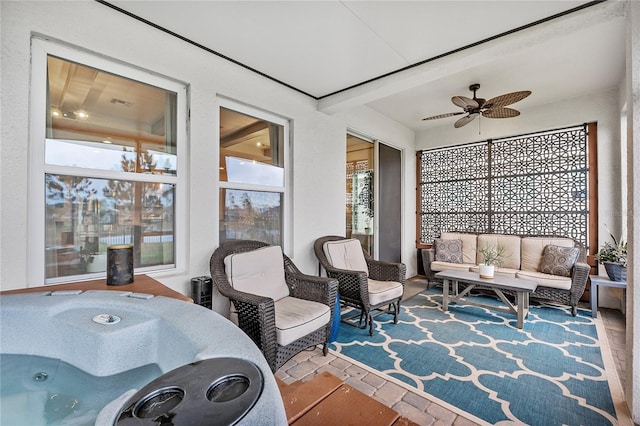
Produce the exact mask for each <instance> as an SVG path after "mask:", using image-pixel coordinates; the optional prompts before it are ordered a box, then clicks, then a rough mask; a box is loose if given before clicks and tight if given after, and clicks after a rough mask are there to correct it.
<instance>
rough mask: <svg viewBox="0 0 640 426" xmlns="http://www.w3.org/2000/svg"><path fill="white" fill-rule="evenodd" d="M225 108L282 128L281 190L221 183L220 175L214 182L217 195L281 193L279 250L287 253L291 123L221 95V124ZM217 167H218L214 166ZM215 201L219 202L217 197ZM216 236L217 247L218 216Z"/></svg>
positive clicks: (289, 245)
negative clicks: (227, 191)
mask: <svg viewBox="0 0 640 426" xmlns="http://www.w3.org/2000/svg"><path fill="white" fill-rule="evenodd" d="M221 108H226V109H229V110H233V111H235V112H239V113H241V114H245V115H249V116H251V117H255V118H258V119H260V120H265V121H269V122H271V123H274V124H278V125H281V126H283V132H282V133H283V141H282V145H283V150H284V154H283V155H284V185H283V186H282V187H279V186H271V185H258V184H249V183H235V182H228V181H222V180H220V174H219V173H216V182H217V183H218V187H217V188H216V195H217V194H219V193H220V190H221V189H233V190H245V191H260V192H271V193H280V194H282V200H283V201H282V202H283V206H282V250H283V252H285V253H289V252H290V251H291V250H292V248H293V246H292V238H293V231H292V226H291V224H292V213H291V212H292V202H291V176H292V173H291V145H290V144H291V140H292V138H291V128H292V125H291V120H289V119H287V118H285V117H283V116H280V115H277V114H274V113H272V112H268V111H265V110H263V109H259V108H256V107H252V106H249V105H247V104H244V103H242V102H238V101H236V100H233V99H229V98H225V97H223V96H219V97H218V109H217V113H218V123H219V121H220V109H221ZM219 127H220V126H218V128H217V129H216V131H217V138H216V158H215V164H216V165H218V164H220V156H221V150H220V131H219ZM216 167H217V166H216ZM217 199H219V198H218V197H217ZM221 207H222V206H218V210H217V211H220V210H221ZM215 228H216V229H215V235H216V238H217V239H218V244H220V217H218V218H217V220H216V223H215Z"/></svg>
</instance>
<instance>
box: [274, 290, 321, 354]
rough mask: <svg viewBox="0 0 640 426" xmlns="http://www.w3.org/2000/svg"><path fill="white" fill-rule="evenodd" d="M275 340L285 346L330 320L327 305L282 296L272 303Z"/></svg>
mask: <svg viewBox="0 0 640 426" xmlns="http://www.w3.org/2000/svg"><path fill="white" fill-rule="evenodd" d="M274 310H275V314H276V340H277V341H278V344H279V345H280V346H286V345H288V344H289V343H291V342H294V341H296V340H298V339H299V338H301V337H303V336H306V335H307V334H309V333H312V332H314V331H315V330H317V329H319V328H320V327H323V326H325V325H327V324H328V323H329V321H330V320H331V310H330V309H329V306H327V305H325V304H323V303H318V302H313V301H311V300H304V299H298V298H296V297H291V296H288V297H284V298H282V299H280V300H278V301H277V302H275V304H274Z"/></svg>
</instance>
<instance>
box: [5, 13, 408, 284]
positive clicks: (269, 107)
mask: <svg viewBox="0 0 640 426" xmlns="http://www.w3.org/2000/svg"><path fill="white" fill-rule="evenodd" d="M0 5H1V6H0V7H1V16H2V41H1V42H2V70H1V72H2V81H1V85H2V101H1V102H2V104H1V106H2V111H1V119H2V146H1V149H2V160H1V162H2V163H1V166H2V167H1V179H2V180H1V185H2V187H1V188H2V192H1V199H0V202H1V203H2V205H3V206H7V205H9V206H11V209H6V208H3V209H2V213H1V214H2V216H1V221H0V225H1V226H0V232H2V242H1V244H2V246H1V250H2V258H1V264H0V267H1V269H0V288H1V289H2V290H8V289H14V288H21V287H25V286H27V278H26V277H27V270H28V268H34V267H40V266H39V265H34V264H32V263H30V261H29V259H28V256H27V248H28V246H27V241H28V223H27V211H28V209H29V198H28V191H27V182H28V169H29V161H28V160H29V151H28V146H29V144H30V141H29V89H30V83H29V71H30V65H29V61H30V39H31V35H32V33H36V34H41V35H44V36H46V37H47V38H51V39H55V40H58V41H61V42H63V43H67V44H70V45H73V46H77V47H79V48H81V49H84V50H87V51H90V52H95V53H96V54H99V55H104V56H107V57H110V58H113V59H115V60H117V61H121V62H124V63H126V64H130V65H132V66H136V67H140V68H142V69H145V70H149V71H152V72H155V73H158V74H160V75H163V76H166V77H169V78H172V79H174V80H178V81H181V82H184V83H186V84H187V85H188V86H189V102H188V105H189V108H190V114H191V119H190V126H189V164H188V168H189V185H188V188H189V200H190V201H189V205H188V213H187V220H188V223H189V228H188V235H189V241H188V244H187V247H188V261H187V264H186V267H185V268H184V270H181V271H177V272H174V273H164V274H159V275H157V276H156V278H158V279H159V280H160V281H162V282H163V283H165V284H166V285H168V286H170V287H172V288H174V289H176V290H178V291H180V292H183V293H185V294H189V292H190V286H189V279H190V277H193V276H199V275H204V274H208V273H209V270H208V262H209V257H210V255H211V253H212V251H213V250H214V248H215V247H216V245H217V238H218V237H217V232H216V231H217V219H218V218H217V212H218V197H217V192H218V187H217V174H218V168H217V166H216V161H215V159H216V155H217V135H218V125H219V123H218V114H217V111H218V110H217V107H218V102H219V97H220V96H222V97H226V98H229V99H233V100H236V101H239V102H242V103H245V104H247V105H251V106H253V107H257V108H261V109H264V110H265V111H269V112H271V113H275V114H278V115H280V116H283V117H286V118H288V119H290V120H291V122H292V141H293V142H292V158H293V162H292V171H293V185H292V187H291V191H292V212H293V215H292V222H291V225H292V229H290V230H288V231H290V232H292V236H293V238H292V240H291V245H290V248H289V251H288V253H287V254H288V255H289V256H290V257H292V259H293V260H294V262H296V264H297V266H298V267H299V268H300V269H301V270H302V271H304V272H306V273H310V274H315V273H317V261H316V260H315V257H314V255H313V252H312V243H313V240H314V239H315V238H317V237H318V236H320V235H324V234H343V233H344V224H345V210H344V196H345V194H344V178H345V155H346V154H345V144H346V131H347V128H348V127H350V120H351V119H353V121H354V123H355V125H356V126H357V127H358V128H359V129H361V130H362V131H365V132H367V133H368V134H371V135H373V136H375V137H377V138H379V139H382V140H385V142H387V143H389V144H391V145H394V146H400V147H404V148H406V149H407V152H406V153H407V158H408V159H409V161H408V162H407V164H406V167H405V169H407V168H411V167H412V164H411V161H410V160H411V159H412V158H413V150H414V149H413V133H412V132H411V131H408V130H407V129H406V128H403V127H402V126H399V125H398V124H397V123H394V122H391V121H390V120H386V121H385V120H380V119H379V117H373V116H368V115H367V114H362V113H354V115H353V118H350V117H348V116H342V117H331V116H328V115H325V114H323V113H320V112H318V111H317V103H316V101H315V100H314V99H312V98H309V97H307V96H305V95H302V94H300V93H298V92H295V91H293V90H291V89H288V88H285V87H283V86H281V85H279V84H277V83H275V82H272V81H270V80H268V79H265V78H263V77H261V76H258V75H257V74H255V73H253V72H251V71H248V70H246V69H244V68H241V67H239V66H237V65H234V64H232V63H230V62H228V61H225V60H223V59H220V58H218V57H217V56H214V55H212V54H210V53H207V52H205V51H203V50H201V49H198V48H197V47H194V46H191V45H189V44H187V43H185V42H182V41H180V40H178V39H176V38H174V37H171V36H169V35H167V34H164V33H163V32H161V31H159V30H156V29H154V28H152V27H150V26H147V25H145V24H142V23H140V22H138V21H135V20H134V19H132V18H129V17H127V16H125V15H123V14H121V13H118V12H116V11H113V10H111V9H110V8H108V7H105V6H103V5H101V4H99V3H97V2H94V1H89V0H86V1H74V2H48V1H45V2H31V1H29V2H19V1H18V2H12V1H2V2H1V3H0ZM411 174H412V172H410V173H407V176H409V177H410V176H411ZM409 181H411V179H409ZM408 191H409V192H410V194H413V182H412V181H411V182H410V185H408ZM405 198H406V199H407V200H409V203H410V202H411V201H410V200H411V199H412V198H413V197H412V196H407V197H405ZM405 210H407V211H410V212H411V213H412V212H413V210H411V209H405ZM410 220H413V219H410ZM410 229H411V226H409V227H408V228H407V230H410ZM413 240H414V237H413V236H411V235H410V233H409V232H408V233H407V235H406V238H405V247H407V248H406V249H405V250H403V252H404V253H405V254H406V255H407V256H410V257H411V259H412V260H409V263H410V264H414V265H415V253H413V252H412V250H411V248H412V247H413V244H414V243H413ZM408 272H409V274H412V273H415V266H414V267H413V269H411V267H409V271H408ZM29 284H30V285H36V284H42V283H29Z"/></svg>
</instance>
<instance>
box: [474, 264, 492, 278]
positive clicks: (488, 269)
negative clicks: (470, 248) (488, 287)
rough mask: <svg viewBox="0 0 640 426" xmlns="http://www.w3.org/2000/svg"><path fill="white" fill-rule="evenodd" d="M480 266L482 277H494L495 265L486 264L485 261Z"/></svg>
mask: <svg viewBox="0 0 640 426" xmlns="http://www.w3.org/2000/svg"><path fill="white" fill-rule="evenodd" d="M478 267H479V269H480V270H479V272H480V278H493V272H494V265H485V264H484V263H481V264H479V265H478Z"/></svg>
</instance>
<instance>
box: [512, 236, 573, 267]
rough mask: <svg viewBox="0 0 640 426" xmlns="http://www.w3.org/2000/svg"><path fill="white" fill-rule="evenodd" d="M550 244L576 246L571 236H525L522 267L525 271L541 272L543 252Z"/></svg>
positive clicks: (523, 239) (522, 245)
mask: <svg viewBox="0 0 640 426" xmlns="http://www.w3.org/2000/svg"><path fill="white" fill-rule="evenodd" d="M549 244H553V245H555V246H561V247H573V246H574V244H573V240H572V239H571V238H551V237H523V238H522V244H521V247H522V251H521V253H522V260H521V266H520V269H521V270H523V271H532V272H540V263H541V261H542V252H543V251H544V248H545V247H546V246H547V245H549Z"/></svg>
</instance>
